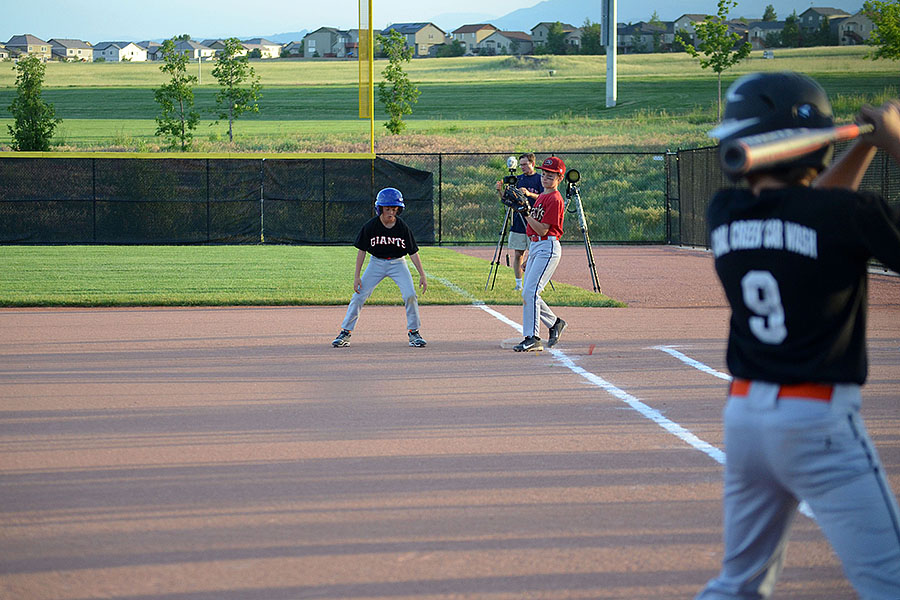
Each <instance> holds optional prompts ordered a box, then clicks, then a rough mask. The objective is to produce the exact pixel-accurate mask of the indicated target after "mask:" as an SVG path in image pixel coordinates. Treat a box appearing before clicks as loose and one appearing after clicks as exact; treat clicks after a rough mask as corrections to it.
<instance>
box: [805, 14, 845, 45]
mask: <svg viewBox="0 0 900 600" xmlns="http://www.w3.org/2000/svg"><path fill="white" fill-rule="evenodd" d="M804 45H806V46H837V45H838V39H837V33H836V32H832V31H831V24H829V23H828V19H822V22H821V23H820V24H819V30H818V31H816V32H814V33H813V34H812V35H810V36H809V37H808V38H807V39H806V44H804Z"/></svg>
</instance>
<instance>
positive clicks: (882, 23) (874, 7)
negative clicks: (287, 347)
mask: <svg viewBox="0 0 900 600" xmlns="http://www.w3.org/2000/svg"><path fill="white" fill-rule="evenodd" d="M737 4H738V3H737V1H736V0H718V12H717V14H716V15H710V16H707V17H706V18H705V19H704V21H703V22H701V23H698V24H697V25H696V26H695V31H696V33H697V38H698V41H699V43H698V44H697V45H696V46H695V45H694V44H693V42H692V41H691V40H685V39H684V38H676V44H678V45H680V46H681V47H682V48H683V49H684V51H685V52H688V53H689V54H691V55H692V56H693V57H695V58H697V59H698V60H699V61H700V66H701V67H702V68H704V69H706V68H710V69H712V71H713V72H715V73H716V75H717V78H718V80H719V101H718V105H719V110H718V112H719V113H721V79H722V73H723V72H724V71H726V70H727V69H729V68H731V67H732V66H733V65H735V64H737V63H738V62H739V61H740V60H743V59H744V58H746V57H747V56H748V55H749V53H750V44H749V43H747V42H745V41H742V40H741V36H740V35H739V34H737V33H735V32H729V30H728V14H729V11H730V10H731V9H733V8H735V7H736V6H737ZM863 12H864V14H866V16H868V17H869V18H870V19H871V20H872V21H873V23H875V30H874V31H873V33H872V35H871V37H870V39H869V44H870V45H871V46H872V47H873V50H872V52H870V53H869V54H868V55H867V56H868V57H869V58H871V59H873V60H877V59H882V58H883V59H887V60H900V0H866V1H865V2H864V3H863ZM792 16H795V15H792ZM764 18H768V19H770V20H775V19H776V18H777V17H776V15H775V10H774V8H772V6H771V5H769V6H768V7H767V9H766V13H765V15H764ZM795 21H796V19H795ZM798 29H799V28H798ZM562 30H563V27H562V24H561V23H558V22H557V23H555V24H554V26H553V27H551V29H550V33H549V35H548V41H547V44H546V46H547V47H548V50H553V49H556V50H563V49H565V50H568V47H569V46H571V45H570V44H568V43H567V42H566V41H565V33H564V32H563V31H562ZM599 31H600V26H599V24H593V23H590V22H589V21H588V22H587V23H586V27H585V30H584V32H583V34H582V53H586V52H585V50H596V49H597V46H598V45H599V44H600V37H599ZM785 31H786V32H787V36H788V39H793V38H791V37H790V36H793V35H795V34H794V28H793V25H792V27H791V28H790V29H788V27H787V22H786V25H785ZM783 33H784V32H783ZM585 35H587V38H585ZM595 36H596V37H595ZM181 37H184V36H181ZM178 39H179V38H177V37H173V38H171V39H169V40H166V41H165V43H164V44H163V47H162V55H163V62H162V64H161V65H160V70H161V71H162V72H163V73H165V74H167V75H168V76H169V80H168V82H167V83H165V84H163V85H162V86H161V87H159V88H157V89H156V90H155V93H154V98H155V100H156V102H157V103H158V104H159V106H160V113H159V115H158V116H157V117H156V123H157V129H156V135H157V136H160V137H162V138H163V139H165V141H166V143H167V144H168V147H169V148H170V149H173V150H174V149H180V150H181V151H183V152H184V151H187V150H190V149H191V147H192V145H193V132H194V130H195V129H196V128H197V125H198V123H199V120H200V115H199V113H198V112H197V111H196V109H195V108H194V91H193V87H194V85H196V83H197V77H195V76H193V75H189V74H188V73H187V66H188V63H189V60H190V59H189V58H188V55H187V54H185V53H182V52H179V51H177V50H176V48H175V44H176V41H177V40H178ZM377 42H378V43H379V44H380V46H381V49H382V51H383V52H384V54H385V56H387V58H388V65H387V66H386V67H385V69H384V70H383V71H382V80H381V81H380V82H379V84H378V97H379V100H380V101H381V103H382V104H383V105H384V107H385V110H386V112H387V113H388V115H389V120H388V121H387V122H386V123H385V124H384V125H385V127H386V128H387V129H388V131H390V132H391V133H392V134H399V133H401V132H402V131H403V129H404V128H405V126H406V124H405V123H404V122H403V116H404V115H408V114H411V113H412V105H413V104H415V103H416V102H417V101H418V97H419V90H418V88H417V87H416V86H415V84H413V83H412V82H410V80H409V77H408V75H407V74H406V73H405V72H404V70H403V64H404V63H407V62H409V61H410V60H411V57H412V51H411V49H410V48H409V47H408V46H407V45H406V40H405V38H404V37H403V36H402V35H401V34H400V33H398V32H397V31H391V34H390V35H389V36H382V35H380V34H379V35H378V36H377ZM563 46H565V47H566V48H563ZM214 60H215V64H216V66H215V68H214V69H213V76H214V77H215V78H216V80H217V81H218V83H219V88H220V89H219V92H218V93H217V94H216V96H215V99H216V110H215V112H216V117H217V118H216V121H215V123H213V124H214V125H215V124H218V123H219V122H220V121H222V120H227V121H228V140H229V142H233V141H234V122H235V121H236V120H237V119H238V118H239V117H240V116H241V115H243V114H244V113H247V112H258V111H259V100H260V98H261V89H262V87H261V85H260V83H259V77H258V76H257V75H256V73H255V71H254V69H253V67H252V66H251V65H250V63H249V57H248V56H247V55H246V54H245V53H243V48H242V46H241V43H240V40H238V39H237V38H229V39H228V40H225V48H224V50H223V51H222V52H221V53H219V54H217V55H216V57H215V58H214ZM13 69H14V70H15V71H16V72H17V74H16V82H15V85H16V95H15V97H14V98H13V101H12V103H11V104H10V106H9V107H8V108H7V110H8V111H9V112H10V113H12V115H13V123H12V124H11V125H8V126H7V127H8V129H9V133H10V136H11V137H12V149H13V150H16V151H37V152H46V151H49V150H50V143H51V140H52V138H53V132H54V130H55V129H56V127H57V126H59V124H60V123H61V122H62V120H61V119H59V118H58V117H57V116H56V111H55V108H54V106H53V105H52V104H48V103H47V102H45V101H44V100H43V99H42V97H41V92H42V87H43V81H44V74H45V69H46V66H45V65H44V63H42V62H41V61H40V59H38V58H37V57H34V56H29V57H27V58H24V59H22V60H19V61H18V62H17V63H16V64H15V65H14V67H13Z"/></svg>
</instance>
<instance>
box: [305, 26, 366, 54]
mask: <svg viewBox="0 0 900 600" xmlns="http://www.w3.org/2000/svg"><path fill="white" fill-rule="evenodd" d="M358 48H359V30H358V29H349V30H342V29H337V28H335V27H319V28H318V29H316V30H315V31H312V32H310V33H307V34H306V36H305V37H304V38H303V56H304V57H305V58H314V57H327V58H344V57H350V56H357V51H358Z"/></svg>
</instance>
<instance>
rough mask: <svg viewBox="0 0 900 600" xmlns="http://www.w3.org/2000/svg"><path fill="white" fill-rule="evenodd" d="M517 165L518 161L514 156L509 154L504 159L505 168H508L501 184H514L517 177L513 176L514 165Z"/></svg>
mask: <svg viewBox="0 0 900 600" xmlns="http://www.w3.org/2000/svg"><path fill="white" fill-rule="evenodd" d="M518 166H519V163H518V162H517V161H516V157H515V156H510V157H509V158H507V159H506V168H507V169H509V175H506V176H505V177H504V178H503V185H516V183H517V182H518V181H519V179H518V178H517V177H516V176H515V172H516V167H518Z"/></svg>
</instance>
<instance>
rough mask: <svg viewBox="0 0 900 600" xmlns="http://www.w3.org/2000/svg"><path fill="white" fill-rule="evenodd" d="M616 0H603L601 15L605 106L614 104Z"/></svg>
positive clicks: (615, 93)
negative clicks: (604, 53) (604, 58)
mask: <svg viewBox="0 0 900 600" xmlns="http://www.w3.org/2000/svg"><path fill="white" fill-rule="evenodd" d="M616 12H617V11H616V0H603V13H602V15H601V26H602V32H603V33H602V43H603V44H604V45H605V46H606V108H612V107H614V106H615V105H616V96H617V95H618V89H619V86H618V81H617V79H616V45H617V43H618V42H617V40H616V18H617V17H616Z"/></svg>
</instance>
